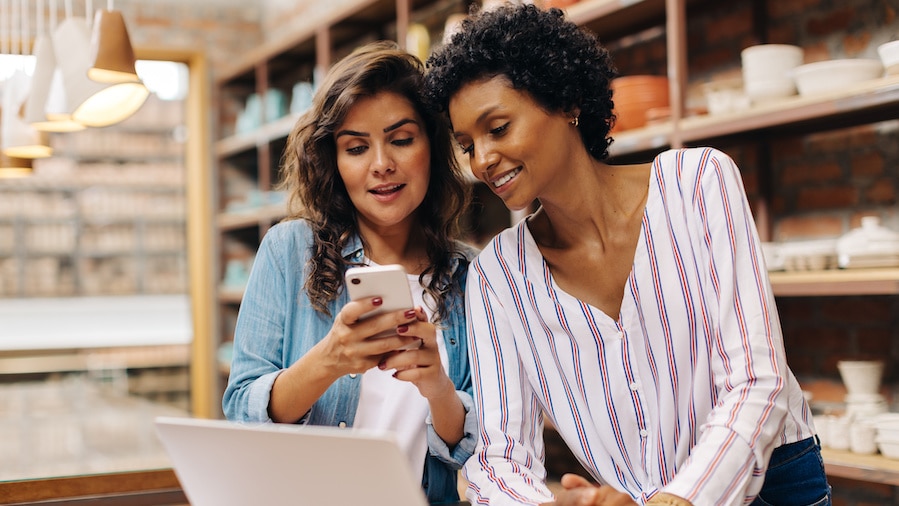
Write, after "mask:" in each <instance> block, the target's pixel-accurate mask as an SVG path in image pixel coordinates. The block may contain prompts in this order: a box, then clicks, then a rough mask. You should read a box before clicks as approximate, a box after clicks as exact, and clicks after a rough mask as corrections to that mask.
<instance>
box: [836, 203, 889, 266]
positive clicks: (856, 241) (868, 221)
mask: <svg viewBox="0 0 899 506" xmlns="http://www.w3.org/2000/svg"><path fill="white" fill-rule="evenodd" d="M837 263H838V264H839V266H840V267H841V268H844V269H845V268H856V267H896V266H899V233H897V232H894V231H892V230H890V229H888V228H886V227H884V226H882V225H881V224H880V218H878V217H877V216H865V217H863V218H862V219H861V227H859V228H856V229H854V230H851V231H850V232H849V233H847V234H845V235H843V236H842V237H840V239H839V240H838V241H837Z"/></svg>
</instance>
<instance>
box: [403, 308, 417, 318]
mask: <svg viewBox="0 0 899 506" xmlns="http://www.w3.org/2000/svg"><path fill="white" fill-rule="evenodd" d="M403 316H405V317H406V318H415V310H414V309H410V310H408V311H406V312H405V313H403Z"/></svg>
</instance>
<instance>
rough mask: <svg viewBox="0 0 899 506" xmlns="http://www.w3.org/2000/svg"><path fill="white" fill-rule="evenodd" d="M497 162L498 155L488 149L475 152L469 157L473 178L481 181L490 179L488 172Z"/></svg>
mask: <svg viewBox="0 0 899 506" xmlns="http://www.w3.org/2000/svg"><path fill="white" fill-rule="evenodd" d="M498 162H499V155H498V154H497V153H496V152H495V151H493V150H488V149H483V150H477V149H476V150H475V151H474V153H473V156H472V157H471V173H472V174H474V177H476V178H478V179H483V180H485V181H486V180H489V179H490V171H491V170H492V169H493V168H494V167H496V165H497V163H498Z"/></svg>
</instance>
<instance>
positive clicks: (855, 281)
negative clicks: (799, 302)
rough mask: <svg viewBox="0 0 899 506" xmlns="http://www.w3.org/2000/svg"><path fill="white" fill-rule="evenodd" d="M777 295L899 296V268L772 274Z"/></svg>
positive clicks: (769, 275)
mask: <svg viewBox="0 0 899 506" xmlns="http://www.w3.org/2000/svg"><path fill="white" fill-rule="evenodd" d="M768 277H769V279H770V280H771V286H772V288H773V289H774V295H777V296H821V295H894V294H899V268H892V269H833V270H825V271H793V272H770V273H768Z"/></svg>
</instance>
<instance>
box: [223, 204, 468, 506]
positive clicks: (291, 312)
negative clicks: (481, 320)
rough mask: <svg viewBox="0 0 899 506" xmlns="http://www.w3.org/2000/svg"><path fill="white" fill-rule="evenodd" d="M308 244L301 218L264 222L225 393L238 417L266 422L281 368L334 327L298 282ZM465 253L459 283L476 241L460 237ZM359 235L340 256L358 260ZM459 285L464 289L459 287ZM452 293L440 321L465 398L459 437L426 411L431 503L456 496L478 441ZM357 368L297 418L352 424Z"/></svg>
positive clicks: (334, 308)
mask: <svg viewBox="0 0 899 506" xmlns="http://www.w3.org/2000/svg"><path fill="white" fill-rule="evenodd" d="M311 244H312V231H311V229H310V228H309V225H308V223H307V222H306V221H304V220H292V221H286V222H282V223H279V224H277V225H275V226H273V227H272V228H271V229H269V231H268V233H266V235H265V237H264V238H263V240H262V243H261V244H260V246H259V250H258V251H257V253H256V260H255V262H254V264H253V269H252V272H251V274H250V278H249V282H248V283H247V288H246V292H245V293H244V297H243V301H242V302H241V306H240V312H239V314H238V317H237V324H236V327H235V330H234V359H233V361H232V364H231V375H230V377H229V378H228V386H227V388H226V389H225V395H224V397H223V399H222V407H223V409H224V412H225V416H226V417H227V418H228V419H229V420H233V421H239V422H270V421H271V418H270V417H269V413H268V404H269V399H270V395H271V390H272V384H273V383H274V381H275V378H276V377H277V376H278V374H280V373H281V371H283V370H284V369H286V368H287V367H289V366H290V365H291V364H293V363H294V362H296V361H297V360H299V359H300V357H302V356H303V355H304V354H305V353H306V352H307V351H309V349H310V348H312V347H313V346H314V345H315V344H316V343H318V342H319V341H321V340H322V339H323V338H324V337H325V335H326V334H327V333H328V331H329V330H330V329H331V325H332V323H333V318H332V317H329V316H327V315H325V314H322V313H320V312H318V311H316V310H315V309H314V308H313V307H312V304H311V302H310V300H309V297H308V294H307V293H306V291H305V290H304V288H303V285H304V283H305V280H306V269H307V265H308V261H309V255H310V245H311ZM460 250H461V251H462V252H463V254H464V255H465V258H464V259H462V258H460V259H458V260H456V264H455V266H454V268H455V269H456V272H457V273H461V275H460V276H459V277H458V279H460V280H461V281H460V282H461V283H464V282H465V279H466V276H465V275H464V273H465V272H466V271H467V269H468V263H469V262H468V261H469V260H471V258H473V257H474V255H475V253H476V252H475V251H474V249H472V248H470V247H468V246H466V245H461V244H460ZM362 254H363V251H362V241H361V239H360V238H359V237H354V238H353V239H352V240H351V241H350V243H349V244H348V245H347V247H346V248H345V249H344V251H343V255H344V258H353V259H354V260H362ZM464 288H465V287H464V286H463V287H462V292H461V293H464ZM458 297H459V300H454V301H453V306H452V310H451V311H450V312H449V314H448V317H447V319H446V321H444V322H443V323H442V326H443V339H444V341H445V344H446V352H447V357H448V360H449V377H450V379H451V380H452V381H453V383H454V384H455V386H456V393H457V395H458V396H459V399H461V400H462V404H463V406H465V411H466V415H465V426H464V437H463V439H462V441H460V442H459V443H458V444H456V445H455V446H454V447H453V448H449V447H448V446H447V445H446V443H445V442H444V441H443V440H442V439H441V438H440V436H438V435H437V433H436V432H435V431H434V428H433V426H432V425H431V420H430V417H428V420H427V423H428V447H429V452H428V456H427V458H426V459H425V469H424V476H423V480H422V486H423V487H424V489H425V492H426V495H427V497H428V500H429V501H430V502H431V503H432V504H439V503H442V502H454V501H458V500H459V497H458V492H457V487H456V477H457V472H456V471H457V470H458V469H460V468H461V467H462V465H463V464H464V463H465V461H466V460H467V459H468V458H469V457H470V456H471V455H472V453H473V452H474V449H475V444H476V442H477V441H476V435H477V432H478V431H477V417H476V416H475V413H474V409H473V406H474V404H473V402H472V398H471V372H470V369H469V363H468V339H467V331H466V326H465V305H464V303H463V301H462V300H461V297H462V296H461V295H459V296H458ZM347 302H349V298H348V296H347V294H346V291H345V290H341V292H340V293H339V294H338V296H337V299H336V300H334V301H333V302H331V303H330V304H329V305H328V307H329V309H330V311H331V315H336V314H337V313H338V312H339V311H340V309H341V308H342V307H343V306H344V305H345V304H346V303H347ZM361 380H362V375H361V374H350V375H346V376H344V377H342V378H340V379H338V380H337V381H336V382H334V384H332V385H331V386H330V387H329V388H328V390H327V391H325V393H324V394H322V396H321V397H320V398H319V399H318V401H316V402H315V404H314V405H313V406H312V408H311V409H310V410H309V412H308V413H306V414H305V415H304V416H303V418H302V419H301V420H300V421H299V422H298V423H301V424H310V425H331V426H340V427H344V426H345V427H351V426H352V425H353V420H354V419H355V417H356V407H357V405H358V403H359V392H360V383H361Z"/></svg>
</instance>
